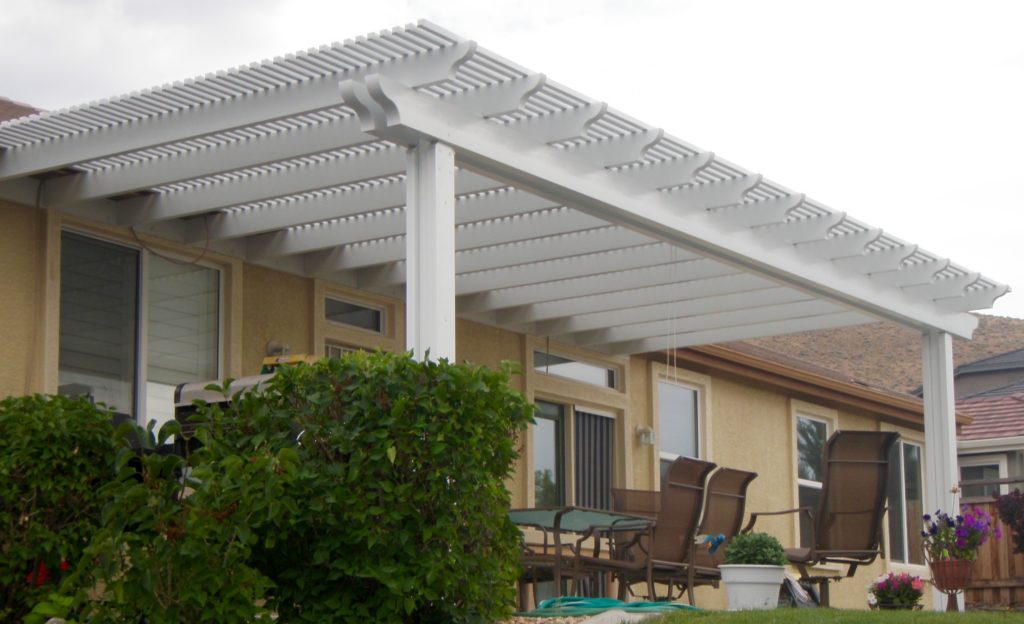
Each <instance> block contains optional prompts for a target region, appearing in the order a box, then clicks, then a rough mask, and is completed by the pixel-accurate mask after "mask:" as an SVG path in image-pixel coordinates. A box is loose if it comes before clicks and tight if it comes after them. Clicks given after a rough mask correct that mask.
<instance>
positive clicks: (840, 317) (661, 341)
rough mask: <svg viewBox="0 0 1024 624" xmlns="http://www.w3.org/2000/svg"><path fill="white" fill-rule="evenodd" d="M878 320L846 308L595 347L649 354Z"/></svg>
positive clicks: (626, 353)
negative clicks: (838, 310)
mask: <svg viewBox="0 0 1024 624" xmlns="http://www.w3.org/2000/svg"><path fill="white" fill-rule="evenodd" d="M874 320H875V319H874V318H871V317H869V316H865V315H863V314H859V313H857V312H845V311H844V312H836V313H834V314H825V315H821V316H808V317H801V318H793V319H786V320H782V321H772V322H769V323H758V324H754V325H736V326H732V327H720V328H715V329H709V330H705V331H694V332H689V333H678V334H668V335H665V336H658V337H655V338H643V339H640V340H631V341H627V342H618V343H614V344H607V345H595V346H594V347H592V348H594V349H595V350H597V351H601V352H604V353H608V354H611V355H628V354H630V353H649V352H651V351H661V350H663V349H676V348H680V349H681V348H683V347H692V346H694V345H704V344H715V343H717V342H728V341H731V340H749V339H751V338H762V337H764V336H779V335H782V334H792V333H796V332H804V331H813V330H816V329H834V328H836V327H847V326H849V325H860V324H863V323H870V322H872V321H874Z"/></svg>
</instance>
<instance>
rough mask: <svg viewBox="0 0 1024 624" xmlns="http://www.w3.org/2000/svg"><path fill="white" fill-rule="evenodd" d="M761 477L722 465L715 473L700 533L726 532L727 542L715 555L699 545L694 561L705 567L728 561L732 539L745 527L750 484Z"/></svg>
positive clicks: (710, 480) (717, 533) (715, 533)
mask: <svg viewBox="0 0 1024 624" xmlns="http://www.w3.org/2000/svg"><path fill="white" fill-rule="evenodd" d="M755 478H757V473H756V472H747V471H746V470H737V469H735V468H719V469H718V470H717V471H715V474H713V475H711V478H710V479H708V484H707V488H706V489H707V495H706V496H705V499H704V517H703V518H701V521H700V526H699V527H698V529H697V534H698V535H719V534H721V535H724V536H725V537H726V543H725V547H724V548H719V549H718V550H717V551H715V554H714V555H711V554H710V553H708V551H707V549H706V548H698V550H697V557H696V559H695V561H694V563H696V564H697V565H700V566H705V567H718V566H719V565H721V563H722V562H723V561H724V560H725V550H726V548H728V547H729V542H728V540H730V539H732V537H733V536H734V535H736V534H737V533H739V532H740V527H741V526H743V514H744V512H745V511H746V507H747V487H748V486H749V485H750V482H751V481H753V480H754V479H755Z"/></svg>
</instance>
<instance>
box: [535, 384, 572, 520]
mask: <svg viewBox="0 0 1024 624" xmlns="http://www.w3.org/2000/svg"><path fill="white" fill-rule="evenodd" d="M535 416H536V418H535V419H534V420H535V421H536V422H535V424H534V426H533V494H534V505H535V506H537V507H555V506H558V505H561V504H563V503H565V476H564V475H565V451H564V449H565V406H564V405H559V404H557V403H547V402H545V401H538V402H537V412H536V414H535Z"/></svg>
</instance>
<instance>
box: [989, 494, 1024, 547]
mask: <svg viewBox="0 0 1024 624" xmlns="http://www.w3.org/2000/svg"><path fill="white" fill-rule="evenodd" d="M995 499H996V513H997V514H999V519H1000V520H1002V521H1003V524H1005V525H1006V526H1007V527H1009V528H1010V530H1011V531H1013V545H1014V550H1015V551H1016V552H1019V553H1024V494H1021V491H1020V489H1018V488H1014V490H1013V491H1012V492H1010V493H1009V494H1003V495H1002V496H998V495H997V496H996V497H995Z"/></svg>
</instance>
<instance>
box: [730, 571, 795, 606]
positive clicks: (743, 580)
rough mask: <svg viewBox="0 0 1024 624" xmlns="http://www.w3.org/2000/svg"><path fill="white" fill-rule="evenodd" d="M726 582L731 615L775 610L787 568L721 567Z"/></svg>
mask: <svg viewBox="0 0 1024 624" xmlns="http://www.w3.org/2000/svg"><path fill="white" fill-rule="evenodd" d="M718 569H719V570H721V572H722V581H724V582H725V593H726V596H728V598H729V610H730V611H744V610H747V609H774V608H775V607H777V606H778V604H779V588H780V587H781V586H782V581H783V580H784V579H785V578H786V568H785V567H784V566H774V565H722V566H718Z"/></svg>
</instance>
